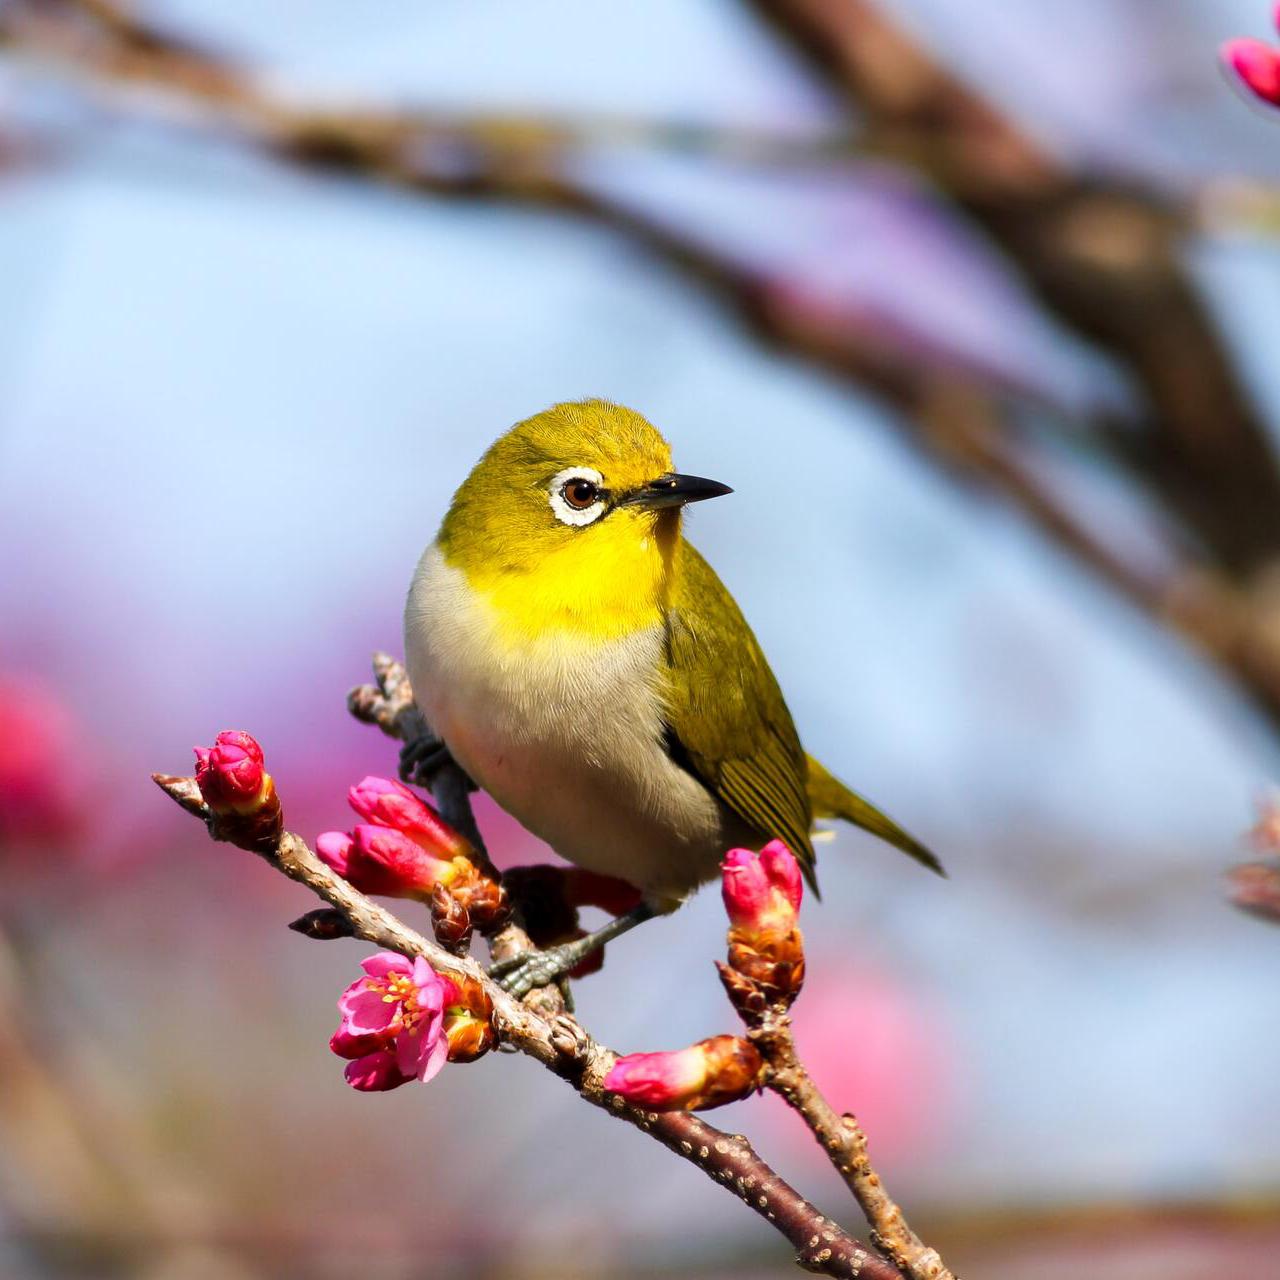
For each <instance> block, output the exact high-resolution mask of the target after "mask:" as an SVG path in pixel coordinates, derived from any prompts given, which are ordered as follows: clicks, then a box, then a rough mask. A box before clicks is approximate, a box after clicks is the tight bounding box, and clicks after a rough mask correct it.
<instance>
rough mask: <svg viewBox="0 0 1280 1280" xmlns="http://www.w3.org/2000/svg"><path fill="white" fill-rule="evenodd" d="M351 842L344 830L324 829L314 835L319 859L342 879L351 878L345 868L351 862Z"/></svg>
mask: <svg viewBox="0 0 1280 1280" xmlns="http://www.w3.org/2000/svg"><path fill="white" fill-rule="evenodd" d="M352 843H353V842H352V839H351V837H350V836H349V835H347V833H346V832H345V831H324V832H321V834H320V835H318V836H317V837H316V852H317V853H318V854H319V855H320V861H321V862H323V863H324V864H325V865H326V866H328V867H331V868H332V869H333V870H334V871H336V872H337V873H338V875H340V876H341V877H342V878H343V879H344V880H349V879H350V878H351V877H350V876H349V875H348V874H347V869H348V867H349V866H350V863H351V846H352Z"/></svg>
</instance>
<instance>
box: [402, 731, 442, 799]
mask: <svg viewBox="0 0 1280 1280" xmlns="http://www.w3.org/2000/svg"><path fill="white" fill-rule="evenodd" d="M452 759H453V757H452V756H451V755H450V754H449V748H448V747H446V746H445V745H444V742H443V740H442V739H440V738H435V737H424V738H415V739H414V740H413V741H412V742H406V743H405V744H404V746H403V747H402V748H401V749H400V779H401V781H402V782H412V783H413V784H414V785H415V786H419V787H425V788H426V789H427V790H428V791H430V790H431V784H432V783H433V782H435V780H436V775H437V774H438V773H439V772H440V770H441V769H443V768H444V766H445V765H447V764H449V763H450V761H452Z"/></svg>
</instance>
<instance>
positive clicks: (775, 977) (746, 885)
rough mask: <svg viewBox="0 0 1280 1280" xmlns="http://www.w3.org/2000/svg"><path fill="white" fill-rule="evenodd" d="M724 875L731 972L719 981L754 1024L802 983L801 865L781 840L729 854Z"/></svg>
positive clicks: (796, 992) (792, 995) (785, 1001)
mask: <svg viewBox="0 0 1280 1280" xmlns="http://www.w3.org/2000/svg"><path fill="white" fill-rule="evenodd" d="M722 871H723V880H722V886H721V887H722V891H723V894H724V905H725V910H726V911H727V912H728V913H729V924H730V928H729V968H728V971H724V972H722V973H721V980H722V981H723V982H724V983H725V988H726V990H727V991H728V992H729V998H730V999H731V1000H732V1001H733V1005H734V1008H735V1009H737V1010H738V1012H739V1013H740V1014H742V1016H743V1017H744V1018H745V1019H746V1020H747V1021H748V1022H749V1023H750V1022H751V1021H752V1020H753V1019H754V1018H755V1017H757V1016H758V1015H759V1013H760V1012H761V1010H762V1008H763V1005H764V1004H773V1003H782V1004H784V1005H789V1004H790V1003H791V1002H792V1001H793V1000H794V999H795V998H796V996H797V995H799V993H800V987H801V986H802V985H803V983H804V938H803V936H802V934H801V933H800V928H799V924H798V921H799V913H800V899H801V896H802V895H803V892H804V885H803V880H802V878H801V875H800V864H799V863H798V862H797V861H796V859H795V857H794V856H793V854H792V853H791V850H790V849H788V848H787V846H786V845H785V844H783V843H782V841H781V840H771V841H769V843H768V844H767V845H765V847H764V848H763V849H762V850H761V851H760V853H759V854H758V855H757V854H754V853H752V852H751V850H750V849H730V850H729V852H728V853H727V854H726V855H725V859H724V863H723V864H722ZM734 975H736V977H735V976H734ZM739 979H745V981H740V980H739Z"/></svg>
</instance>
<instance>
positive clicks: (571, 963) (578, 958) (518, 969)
mask: <svg viewBox="0 0 1280 1280" xmlns="http://www.w3.org/2000/svg"><path fill="white" fill-rule="evenodd" d="M657 914H658V913H657V912H656V911H655V910H654V909H653V908H652V907H651V906H649V905H648V904H647V903H644V902H642V903H640V904H639V906H635V907H632V908H631V910H630V911H628V912H626V913H625V914H624V915H620V916H618V917H617V918H616V919H614V920H610V921H609V923H608V924H606V925H602V926H601V927H600V928H599V929H597V930H596V931H595V932H594V933H589V934H587V936H586V937H585V938H576V939H575V940H574V941H573V942H562V943H561V944H560V945H559V946H558V947H548V948H547V949H546V950H545V951H526V952H524V953H523V954H521V955H518V956H512V957H511V959H510V960H501V961H499V962H498V963H497V964H495V965H491V966H490V968H489V976H490V977H491V978H496V979H497V982H498V985H499V986H500V987H501V988H502V989H503V990H504V991H509V992H510V993H511V994H512V995H513V996H516V997H517V998H519V997H520V996H523V995H526V994H527V993H528V992H530V991H532V990H533V989H534V988H535V987H545V986H547V985H548V984H549V983H552V982H555V980H556V979H557V978H561V977H563V976H564V975H565V974H566V973H568V972H569V971H570V970H571V969H576V968H577V967H578V966H579V965H580V964H581V963H582V962H583V961H584V960H585V959H586V958H587V957H588V956H589V955H590V954H591V953H592V952H593V951H596V950H598V949H599V948H600V947H603V946H604V944H605V943H606V942H612V941H613V939H614V938H620V937H621V936H622V935H623V934H624V933H628V932H630V931H631V930H632V929H634V928H635V927H636V925H638V924H644V922H645V921H646V920H652V919H653V917H654V916H655V915H657Z"/></svg>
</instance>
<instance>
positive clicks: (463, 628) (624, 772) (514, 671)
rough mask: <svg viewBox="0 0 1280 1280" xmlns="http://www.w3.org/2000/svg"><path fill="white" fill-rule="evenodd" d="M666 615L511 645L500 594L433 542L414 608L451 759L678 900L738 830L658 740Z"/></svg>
mask: <svg viewBox="0 0 1280 1280" xmlns="http://www.w3.org/2000/svg"><path fill="white" fill-rule="evenodd" d="M661 652H662V633H661V628H660V627H659V626H656V625H655V626H654V627H653V628H652V629H650V630H646V631H642V632H637V633H635V634H633V635H630V636H627V637H625V638H623V639H621V640H612V641H607V642H601V641H599V640H592V639H588V640H583V639H581V638H579V637H577V636H573V635H570V634H565V633H563V632H557V633H554V634H550V635H546V636H539V637H536V638H535V639H533V640H530V641H528V642H527V643H525V644H522V645H521V646H520V647H519V648H517V649H512V648H511V647H510V643H509V641H507V640H502V641H500V640H499V638H498V627H497V623H496V620H495V618H494V616H493V612H492V606H490V605H489V604H488V603H487V602H486V601H485V600H484V599H482V598H481V597H480V596H478V595H477V594H476V593H475V592H474V591H473V590H472V589H471V587H470V586H469V585H468V583H467V581H466V578H465V576H464V575H463V574H462V573H461V571H459V570H457V569H454V568H451V567H450V566H449V565H447V564H446V563H445V561H444V558H443V556H442V555H441V554H440V552H439V551H438V550H437V549H436V548H435V547H430V548H428V550H427V551H426V553H425V554H424V555H423V557H422V560H421V562H420V563H419V565H418V570H417V573H416V574H415V576H414V581H413V586H412V588H411V589H410V592H409V601H408V604H407V606H406V609H405V653H406V663H407V666H408V670H409V679H410V681H411V682H412V684H413V689H414V694H415V696H416V698H417V701H418V704H419V706H420V707H421V708H422V710H423V712H424V714H425V715H426V717H427V719H428V720H429V721H430V722H431V726H432V728H433V729H434V730H435V731H436V733H437V734H439V735H440V737H441V738H443V739H444V741H445V743H446V744H447V745H448V747H449V750H450V752H451V754H452V755H453V757H454V759H455V760H457V761H458V763H459V764H460V765H462V767H463V768H464V769H466V771H467V772H468V773H469V774H470V775H471V777H472V778H473V779H474V780H475V781H476V782H477V783H478V784H479V785H480V786H481V787H483V788H484V789H485V790H486V791H487V792H488V793H489V794H490V795H491V796H492V797H493V798H494V799H495V800H496V801H497V802H498V804H500V805H501V806H502V807H503V808H504V809H506V810H507V812H508V813H511V814H512V815H513V816H514V817H516V818H517V819H518V820H519V821H520V822H521V823H523V824H524V825H525V826H526V827H528V828H529V830H530V831H532V832H533V833H534V834H535V835H537V836H539V837H540V838H541V839H543V840H545V841H546V842H547V843H548V844H549V845H551V847H552V848H553V849H555V850H556V852H557V853H559V854H561V855H562V856H563V857H565V858H568V859H569V860H570V861H571V862H575V863H577V864H578V865H579V866H582V867H587V868H589V869H591V870H593V871H601V872H604V873H606V874H610V875H617V876H621V877H622V878H624V879H626V880H629V881H630V882H631V883H633V884H635V885H637V886H638V887H639V888H641V889H642V890H644V892H645V894H646V896H647V897H648V898H649V900H650V901H651V903H652V904H653V905H654V906H657V907H659V908H660V909H669V908H671V907H674V906H675V905H676V904H677V903H679V902H680V901H681V900H683V899H684V898H685V897H686V896H687V895H688V893H689V892H691V891H692V890H693V889H694V888H696V887H697V886H698V885H699V884H702V883H703V882H705V881H706V880H709V879H711V878H712V877H713V876H715V874H716V869H717V867H718V865H719V861H720V859H721V857H722V856H723V854H724V851H725V850H726V849H727V848H729V847H730V846H731V845H732V844H734V843H738V842H740V841H739V840H738V839H737V837H738V836H739V835H741V834H744V833H741V832H739V831H738V830H737V829H736V828H737V824H736V823H735V822H734V821H733V820H732V818H731V816H730V815H729V814H728V813H727V811H726V810H724V809H723V808H722V806H721V805H720V804H719V803H718V801H716V800H715V798H714V797H713V796H712V795H711V793H710V792H709V791H707V789H706V788H705V787H704V786H703V785H702V784H701V783H700V782H699V781H698V780H697V779H696V778H694V777H692V776H691V775H690V774H689V773H687V772H686V771H685V770H683V769H681V768H680V767H679V766H677V765H675V764H673V763H672V761H671V760H670V758H669V757H668V756H667V753H666V750H665V747H664V742H663V722H662V714H661V708H660V703H659V700H658V693H657V678H658V671H659V663H660V659H661Z"/></svg>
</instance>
